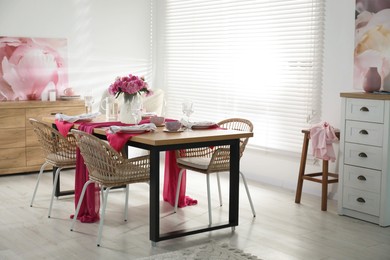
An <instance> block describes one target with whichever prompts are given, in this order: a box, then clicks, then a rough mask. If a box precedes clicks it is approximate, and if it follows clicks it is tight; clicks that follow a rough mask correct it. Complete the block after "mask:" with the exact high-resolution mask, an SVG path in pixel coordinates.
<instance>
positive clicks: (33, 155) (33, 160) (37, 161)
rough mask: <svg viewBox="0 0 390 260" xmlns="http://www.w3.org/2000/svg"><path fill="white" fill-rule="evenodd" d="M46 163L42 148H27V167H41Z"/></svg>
mask: <svg viewBox="0 0 390 260" xmlns="http://www.w3.org/2000/svg"><path fill="white" fill-rule="evenodd" d="M44 162H45V155H44V153H43V151H42V148H41V147H40V146H38V147H27V148H26V165H27V166H33V165H39V166H41V165H42V164H43V163H44Z"/></svg>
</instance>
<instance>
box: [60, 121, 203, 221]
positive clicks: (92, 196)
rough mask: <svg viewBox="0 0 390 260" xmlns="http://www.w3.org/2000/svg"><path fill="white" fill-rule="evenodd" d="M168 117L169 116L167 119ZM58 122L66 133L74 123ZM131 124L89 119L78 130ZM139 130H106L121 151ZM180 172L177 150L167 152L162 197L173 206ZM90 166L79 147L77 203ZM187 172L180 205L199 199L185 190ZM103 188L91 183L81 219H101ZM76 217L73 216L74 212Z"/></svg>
mask: <svg viewBox="0 0 390 260" xmlns="http://www.w3.org/2000/svg"><path fill="white" fill-rule="evenodd" d="M167 120H169V119H167ZM149 122H150V121H149V119H145V120H142V121H141V122H140V124H145V123H149ZM55 123H56V126H57V129H58V131H59V132H60V133H61V134H62V135H64V136H66V135H67V134H68V132H69V130H70V129H71V128H72V127H73V125H74V123H69V122H64V121H62V122H60V121H57V120H56V122H55ZM113 125H116V126H128V125H131V124H123V123H121V122H102V123H88V122H81V123H80V125H79V128H78V129H79V130H81V131H85V132H87V133H92V132H93V129H94V128H98V127H108V126H113ZM135 135H138V134H128V133H116V134H113V133H109V132H107V131H106V136H107V140H108V142H109V143H110V145H111V146H112V147H113V148H114V149H115V150H117V151H121V150H122V148H123V147H124V145H125V144H126V142H127V141H128V140H129V139H130V138H131V137H133V136H135ZM178 175H179V168H178V167H177V164H176V155H175V152H174V151H168V152H166V156H165V174H164V189H163V198H164V201H167V202H169V203H170V204H171V205H172V206H173V205H175V194H176V186H177V178H178ZM88 179H89V178H88V170H87V168H86V166H85V164H84V160H83V158H82V156H80V151H79V150H78V149H77V160H76V174H75V206H76V205H77V203H78V200H79V198H80V195H81V191H82V188H83V186H84V184H85V182H87V181H88ZM185 179H186V175H185V172H184V173H183V177H182V182H181V186H180V196H179V207H185V206H190V205H196V204H197V201H196V200H194V199H191V198H190V197H188V196H186V195H185V192H186V188H185V186H186V182H185ZM99 192H100V189H99V187H97V185H89V186H88V188H87V190H86V193H85V197H84V201H83V203H82V205H81V208H80V212H79V215H78V217H77V219H78V220H80V221H81V222H84V223H92V222H96V221H98V220H99V210H100V195H99ZM71 217H73V216H71Z"/></svg>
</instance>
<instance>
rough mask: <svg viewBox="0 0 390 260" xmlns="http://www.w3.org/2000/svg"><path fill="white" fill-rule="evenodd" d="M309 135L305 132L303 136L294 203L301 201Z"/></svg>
mask: <svg viewBox="0 0 390 260" xmlns="http://www.w3.org/2000/svg"><path fill="white" fill-rule="evenodd" d="M309 135H310V133H305V135H304V137H303V145H302V155H301V163H300V166H299V173H298V182H297V190H296V193H295V203H301V196H302V188H303V176H304V174H305V168H306V158H307V150H308V147H309Z"/></svg>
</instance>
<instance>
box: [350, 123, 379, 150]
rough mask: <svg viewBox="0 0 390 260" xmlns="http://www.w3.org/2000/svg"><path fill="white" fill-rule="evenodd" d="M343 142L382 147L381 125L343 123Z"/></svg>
mask: <svg viewBox="0 0 390 260" xmlns="http://www.w3.org/2000/svg"><path fill="white" fill-rule="evenodd" d="M345 141H346V142H352V143H358V144H368V145H375V146H382V144H383V124H376V123H367V122H357V121H349V120H347V122H346V123H345Z"/></svg>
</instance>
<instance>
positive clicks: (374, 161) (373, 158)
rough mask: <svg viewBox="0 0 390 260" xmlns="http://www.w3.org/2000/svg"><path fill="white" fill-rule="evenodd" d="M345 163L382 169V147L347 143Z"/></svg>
mask: <svg viewBox="0 0 390 260" xmlns="http://www.w3.org/2000/svg"><path fill="white" fill-rule="evenodd" d="M344 163H346V164H349V165H354V166H361V167H365V168H371V169H376V170H381V169H382V148H381V147H375V146H368V145H361V144H352V143H345V154H344Z"/></svg>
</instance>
